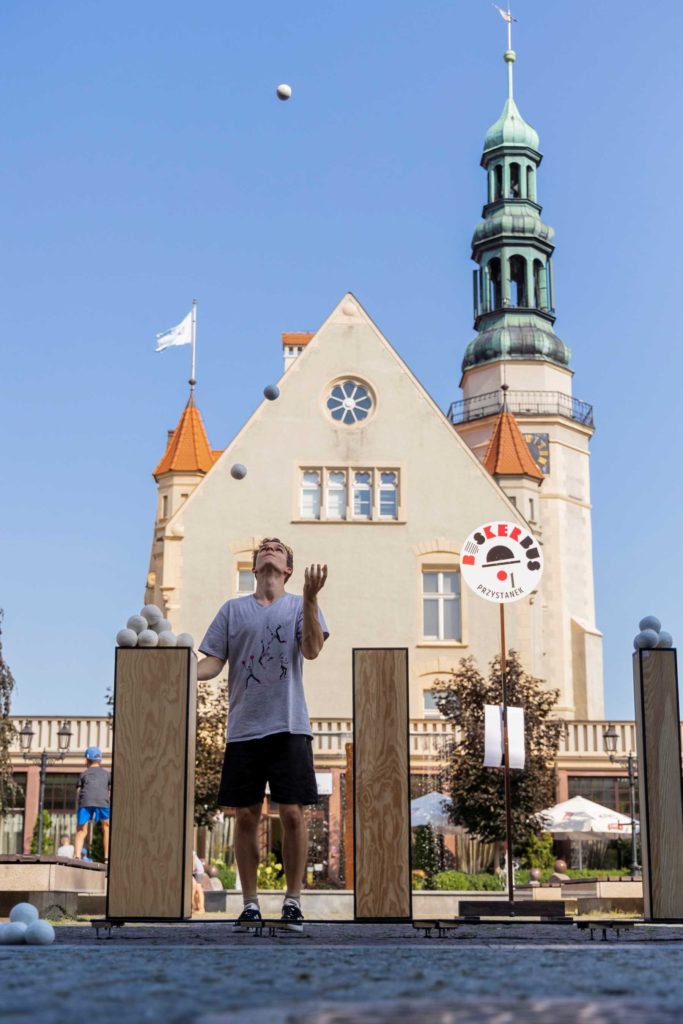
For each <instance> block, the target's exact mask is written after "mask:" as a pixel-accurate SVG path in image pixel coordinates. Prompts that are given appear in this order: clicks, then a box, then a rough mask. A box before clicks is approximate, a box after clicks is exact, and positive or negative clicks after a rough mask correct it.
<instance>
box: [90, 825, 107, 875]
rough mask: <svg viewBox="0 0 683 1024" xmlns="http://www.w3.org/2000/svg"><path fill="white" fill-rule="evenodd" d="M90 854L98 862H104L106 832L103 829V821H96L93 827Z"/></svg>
mask: <svg viewBox="0 0 683 1024" xmlns="http://www.w3.org/2000/svg"><path fill="white" fill-rule="evenodd" d="M88 856H89V857H90V859H91V860H92V861H94V862H95V863H96V864H104V832H103V831H102V822H101V821H96V822H95V823H94V825H93V827H92V839H91V841H90V848H89V850H88Z"/></svg>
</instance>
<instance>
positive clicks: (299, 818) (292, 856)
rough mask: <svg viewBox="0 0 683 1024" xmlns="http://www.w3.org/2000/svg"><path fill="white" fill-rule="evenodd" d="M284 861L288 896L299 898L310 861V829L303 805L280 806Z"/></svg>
mask: <svg viewBox="0 0 683 1024" xmlns="http://www.w3.org/2000/svg"><path fill="white" fill-rule="evenodd" d="M280 821H281V822H282V833H283V835H282V859H283V861H284V868H285V877H286V879H287V896H294V897H296V898H299V897H300V896H301V887H302V885H303V880H304V875H305V873H306V861H307V859H308V828H307V827H306V819H305V818H304V809H303V806H302V805H301V804H280Z"/></svg>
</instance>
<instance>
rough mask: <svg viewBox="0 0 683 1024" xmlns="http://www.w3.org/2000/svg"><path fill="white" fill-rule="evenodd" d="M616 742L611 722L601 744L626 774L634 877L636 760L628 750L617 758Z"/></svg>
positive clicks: (635, 849) (636, 863) (636, 866)
mask: <svg viewBox="0 0 683 1024" xmlns="http://www.w3.org/2000/svg"><path fill="white" fill-rule="evenodd" d="M618 741H619V734H618V732H617V730H616V726H615V725H614V723H613V722H610V723H609V725H608V727H607V728H606V729H605V731H604V732H603V734H602V742H603V744H604V746H605V752H606V753H607V754H608V755H609V759H610V761H611V762H612V764H622V765H625V766H626V770H627V773H628V802H629V811H630V818H631V875H636V874H638V873H639V872H640V866H639V864H638V845H637V840H636V778H637V774H636V758H635V757H634V755H633V752H632V751H630V750H629V752H628V757H617V756H616V749H617V743H618Z"/></svg>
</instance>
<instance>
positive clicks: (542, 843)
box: [522, 832, 555, 871]
mask: <svg viewBox="0 0 683 1024" xmlns="http://www.w3.org/2000/svg"><path fill="white" fill-rule="evenodd" d="M554 863H555V855H554V854H553V837H552V835H551V834H550V832H542V833H541V834H540V835H538V836H529V838H528V839H527V841H526V843H525V844H524V849H523V850H522V867H523V868H541V870H543V869H550V870H551V871H552V867H553V864H554Z"/></svg>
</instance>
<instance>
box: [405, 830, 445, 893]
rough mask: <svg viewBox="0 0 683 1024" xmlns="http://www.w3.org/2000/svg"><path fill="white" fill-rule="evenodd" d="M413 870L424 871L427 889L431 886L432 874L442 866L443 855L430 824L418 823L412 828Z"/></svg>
mask: <svg viewBox="0 0 683 1024" xmlns="http://www.w3.org/2000/svg"><path fill="white" fill-rule="evenodd" d="M413 833H414V839H413V857H412V861H413V870H415V871H424V873H425V883H426V887H427V888H428V889H431V888H433V882H434V876H435V875H436V874H438V872H439V871H441V868H442V867H443V864H442V861H443V856H442V852H441V848H440V844H439V839H440V838H441V837H438V838H437V836H436V835H435V834H434V829H433V828H432V826H431V825H418V826H417V827H416V828H415V829H414V830H413Z"/></svg>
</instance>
